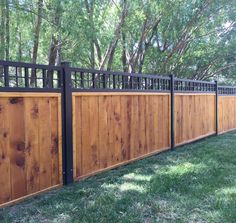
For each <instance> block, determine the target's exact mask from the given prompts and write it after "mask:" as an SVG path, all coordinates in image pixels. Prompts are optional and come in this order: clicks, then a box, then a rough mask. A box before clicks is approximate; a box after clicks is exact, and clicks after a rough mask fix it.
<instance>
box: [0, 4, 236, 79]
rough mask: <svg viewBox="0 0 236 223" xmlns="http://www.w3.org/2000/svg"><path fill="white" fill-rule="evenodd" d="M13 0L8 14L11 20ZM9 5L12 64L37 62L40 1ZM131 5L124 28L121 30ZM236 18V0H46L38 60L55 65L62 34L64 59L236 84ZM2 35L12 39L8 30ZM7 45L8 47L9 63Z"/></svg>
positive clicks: (78, 63) (0, 52) (83, 64)
mask: <svg viewBox="0 0 236 223" xmlns="http://www.w3.org/2000/svg"><path fill="white" fill-rule="evenodd" d="M5 2H6V1H4V0H1V3H0V8H1V10H0V13H1V18H3V20H5V23H6V12H5V11H6V5H5ZM7 2H8V3H9V6H10V7H9V10H10V49H9V50H10V59H11V60H21V61H25V62H31V61H32V48H33V44H34V42H33V40H34V32H35V31H34V27H35V23H36V18H37V16H38V14H37V3H38V0H33V1H29V0H21V1H19V0H14V1H9V0H8V1H7ZM125 6H126V7H127V14H126V15H125V19H124V23H122V25H121V28H120V29H119V30H118V32H116V31H117V27H118V25H119V22H120V21H121V17H122V12H123V10H124V8H125ZM235 13H236V2H235V1H228V0H213V1H209V0H191V1H189V0H167V1H166V0H159V1H146V0H135V1H125V0H115V1H111V0H92V1H90V0H78V1H72V0H46V1H43V13H42V24H41V27H40V33H39V46H38V55H37V62H38V63H48V58H49V49H50V44H51V37H52V35H55V36H57V37H58V39H59V45H60V48H61V50H60V56H61V59H62V60H67V61H71V62H72V64H73V65H74V66H79V67H87V68H98V69H100V68H103V69H112V70H116V71H117V70H119V71H122V70H127V71H130V72H143V73H160V74H163V75H168V74H170V73H174V74H175V75H176V76H179V77H188V78H192V79H215V78H218V80H219V81H222V82H226V80H227V81H228V82H235V80H236V78H235V72H236V65H235V64H236V21H235ZM56 15H58V17H59V20H60V22H59V24H58V23H57V21H56V19H57V16H56ZM1 28H4V29H3V30H5V26H4V27H1ZM1 36H2V37H3V38H6V32H5V33H4V32H3V33H2V32H1ZM5 41H6V40H5ZM116 41H117V44H115V45H114V46H113V49H112V51H114V55H112V53H108V55H107V56H108V60H106V61H105V66H104V67H103V66H102V62H103V60H104V58H105V56H106V53H107V52H108V51H109V47H111V45H112V43H115V42H116ZM5 48H6V45H5V44H3V43H2V44H1V46H0V55H1V58H2V59H5V56H4V51H5ZM20 48H21V51H20V50H19V49H20ZM109 58H110V60H111V64H110V65H109V62H108V61H109Z"/></svg>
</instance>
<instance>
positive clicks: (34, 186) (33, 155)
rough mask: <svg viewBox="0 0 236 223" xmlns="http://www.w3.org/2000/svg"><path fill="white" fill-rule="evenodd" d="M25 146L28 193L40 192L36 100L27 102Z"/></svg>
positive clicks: (32, 99)
mask: <svg viewBox="0 0 236 223" xmlns="http://www.w3.org/2000/svg"><path fill="white" fill-rule="evenodd" d="M24 115H25V129H27V131H26V132H25V146H26V151H25V154H26V160H27V168H26V171H27V193H28V194H29V193H34V192H36V191H39V189H40V188H39V179H40V178H39V166H40V164H39V162H40V160H39V138H38V134H39V132H38V130H39V103H38V100H37V99H36V98H28V99H27V100H25V114H24Z"/></svg>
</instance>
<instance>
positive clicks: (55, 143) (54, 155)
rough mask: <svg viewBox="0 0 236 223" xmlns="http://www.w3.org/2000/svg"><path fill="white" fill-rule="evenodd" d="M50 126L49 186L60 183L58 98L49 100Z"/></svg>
mask: <svg viewBox="0 0 236 223" xmlns="http://www.w3.org/2000/svg"><path fill="white" fill-rule="evenodd" d="M50 112H51V113H50V125H51V150H50V152H51V154H50V155H51V169H52V170H51V171H52V179H51V182H52V183H51V185H57V184H59V183H60V177H59V159H58V154H59V136H58V121H59V120H58V118H59V117H58V98H56V97H53V98H50Z"/></svg>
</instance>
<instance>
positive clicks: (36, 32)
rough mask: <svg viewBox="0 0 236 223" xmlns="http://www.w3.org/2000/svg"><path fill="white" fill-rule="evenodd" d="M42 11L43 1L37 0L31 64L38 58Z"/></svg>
mask: <svg viewBox="0 0 236 223" xmlns="http://www.w3.org/2000/svg"><path fill="white" fill-rule="evenodd" d="M42 10H43V0H38V15H37V19H36V23H35V27H34V46H33V53H32V63H36V61H37V56H38V47H39V34H40V28H41V24H42Z"/></svg>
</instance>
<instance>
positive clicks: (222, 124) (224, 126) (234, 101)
mask: <svg viewBox="0 0 236 223" xmlns="http://www.w3.org/2000/svg"><path fill="white" fill-rule="evenodd" d="M218 109H219V114H218V123H219V124H218V125H219V133H223V132H227V131H230V130H233V129H235V128H236V96H219V104H218Z"/></svg>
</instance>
